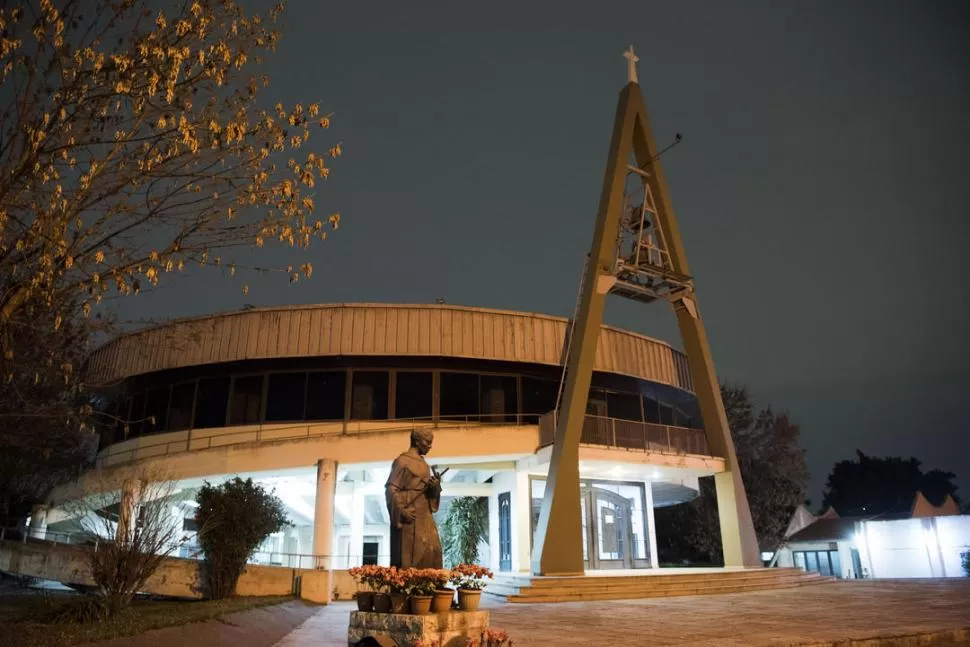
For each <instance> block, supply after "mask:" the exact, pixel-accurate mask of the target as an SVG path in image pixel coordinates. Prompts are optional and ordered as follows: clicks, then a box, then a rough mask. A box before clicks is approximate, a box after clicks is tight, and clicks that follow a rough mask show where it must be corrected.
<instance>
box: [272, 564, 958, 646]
mask: <svg viewBox="0 0 970 647" xmlns="http://www.w3.org/2000/svg"><path fill="white" fill-rule="evenodd" d="M488 606H489V610H490V611H491V612H492V615H491V625H492V627H493V628H497V629H502V630H503V631H506V632H508V634H509V635H510V636H511V638H512V639H513V640H514V641H515V645H516V647H523V646H526V645H546V646H559V645H565V646H568V645H644V646H653V645H695V646H704V647H707V646H714V645H717V646H719V647H720V646H726V647H733V646H742V645H743V646H752V647H755V646H760V645H772V646H776V645H779V646H780V645H826V644H833V643H835V642H838V641H848V642H842V643H841V644H843V645H850V644H852V642H851V641H855V640H865V639H870V638H876V637H892V636H896V637H902V636H912V635H914V634H921V633H934V632H944V631H951V630H958V629H966V630H967V632H965V633H966V635H967V636H970V578H966V579H961V580H958V579H952V580H943V581H940V580H936V581H929V580H922V581H912V580H911V581H900V580H895V581H891V580H883V581H872V580H870V581H855V582H839V583H834V584H823V585H816V586H809V587H804V588H796V589H781V590H777V591H759V592H754V593H733V594H727V595H707V596H695V597H682V598H659V599H650V600H624V601H616V602H571V603H565V604H491V605H488ZM352 608H353V606H352V604H349V603H345V602H344V603H340V602H338V603H334V604H330V605H328V606H325V607H321V608H320V610H319V611H317V612H316V613H315V614H314V615H313V616H312V617H311V618H310V619H308V620H307V621H306V622H305V623H303V625H301V626H300V627H298V628H297V629H296V630H295V631H293V632H292V633H290V634H289V635H287V636H286V637H285V638H284V639H283V640H281V641H280V642H278V643H277V644H276V647H337V646H338V645H339V646H340V647H346V645H347V637H346V636H347V621H348V614H349V613H350V611H351V609H352ZM896 644H907V642H905V641H901V642H897V643H896ZM911 644H916V643H915V642H912V643H911ZM920 644H923V645H928V644H948V645H953V644H966V643H956V642H945V643H930V642H926V641H923V642H921V643H920Z"/></svg>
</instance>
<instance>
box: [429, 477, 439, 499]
mask: <svg viewBox="0 0 970 647" xmlns="http://www.w3.org/2000/svg"><path fill="white" fill-rule="evenodd" d="M427 493H428V494H429V495H430V496H438V495H439V494H441V480H440V479H438V477H436V476H432V477H431V478H430V479H429V480H428V487H427Z"/></svg>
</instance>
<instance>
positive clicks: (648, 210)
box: [532, 47, 761, 575]
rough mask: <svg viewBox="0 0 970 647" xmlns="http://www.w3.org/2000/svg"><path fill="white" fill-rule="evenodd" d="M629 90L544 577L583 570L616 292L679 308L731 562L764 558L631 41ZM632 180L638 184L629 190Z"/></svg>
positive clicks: (558, 472)
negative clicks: (595, 425)
mask: <svg viewBox="0 0 970 647" xmlns="http://www.w3.org/2000/svg"><path fill="white" fill-rule="evenodd" d="M624 57H625V58H626V59H627V61H628V82H627V84H626V86H624V88H623V89H622V90H621V91H620V99H619V103H618V105H617V109H616V118H615V121H614V124H613V136H612V140H611V142H610V152H609V157H608V158H607V163H606V174H605V177H604V179H603V188H602V192H601V194H600V205H599V213H598V215H597V217H596V228H595V229H594V231H593V245H592V248H591V250H590V255H589V259H588V261H587V264H586V271H585V274H584V276H583V280H582V283H581V288H580V299H579V307H578V309H577V313H576V317H575V320H574V321H573V325H572V329H571V334H570V335H569V337H568V340H567V341H568V354H567V357H566V384H565V392H564V393H563V397H562V407H561V409H559V411H558V421H557V426H556V438H555V443H554V444H553V448H552V458H551V460H550V465H549V476H548V477H547V481H546V488H545V495H544V498H543V501H542V509H541V512H540V514H539V524H538V527H537V528H536V533H535V541H534V545H533V550H532V572H533V573H534V574H536V575H581V574H583V572H584V566H583V545H582V540H583V536H582V518H581V512H580V491H579V441H580V438H581V435H582V428H583V420H584V418H585V415H586V401H587V399H588V396H589V386H590V381H591V379H592V374H593V363H594V359H595V355H596V343H597V340H598V338H599V333H600V327H601V325H602V322H603V310H604V308H605V305H606V297H607V295H608V294H616V295H618V296H622V297H626V298H628V299H633V300H636V301H640V302H643V303H650V302H653V301H657V300H664V301H667V302H669V303H670V304H671V306H672V307H673V309H674V312H675V314H676V316H677V323H678V326H679V328H680V334H681V339H682V341H683V344H684V350H685V351H686V355H687V364H688V367H689V368H690V374H691V379H692V382H693V387H694V392H695V394H696V395H697V400H698V404H699V405H700V410H701V418H702V419H703V421H704V430H705V433H706V435H707V444H708V447H709V451H710V452H711V453H712V454H713V455H715V456H720V457H721V458H723V459H724V466H725V470H724V471H723V472H720V473H718V474H715V476H714V482H715V486H716V489H717V504H718V513H719V516H720V525H721V543H722V547H723V550H724V564H725V566H748V567H754V566H760V565H761V559H760V552H759V550H758V541H757V537H756V536H755V533H754V524H753V523H752V521H751V511H750V509H749V508H748V499H747V497H746V496H745V492H744V483H743V482H742V481H741V473H740V471H739V469H738V461H737V457H736V456H735V451H734V443H733V442H732V440H731V434H730V431H729V429H728V423H727V416H726V415H725V413H724V404H723V402H721V392H720V386H719V384H718V381H717V375H716V373H715V372H714V363H713V361H712V360H711V352H710V348H709V346H708V343H707V334H706V332H705V331H704V325H703V323H702V322H701V317H700V311H699V310H698V307H697V297H696V295H695V293H694V280H693V278H691V276H690V271H689V270H688V268H687V257H686V255H685V254H684V245H683V242H682V241H681V238H680V229H679V227H678V226H677V219H676V218H675V217H674V210H673V206H672V205H671V202H670V195H669V193H668V191H667V182H666V180H665V178H664V173H663V167H662V165H661V162H660V156H659V153H658V151H657V146H656V142H655V141H654V138H653V132H652V131H651V130H650V122H649V120H648V119H647V109H646V106H645V105H644V102H643V97H642V95H641V93H640V85H639V84H638V82H637V71H636V62H637V61H638V60H639V59H638V58H637V56H636V54H635V53H634V52H633V47H630V49H629V50H627V52H625V53H624ZM630 180H632V183H633V185H634V191H633V192H632V195H630V194H628V191H627V187H628V184H629V183H630Z"/></svg>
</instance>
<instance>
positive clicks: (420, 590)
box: [404, 568, 437, 615]
mask: <svg viewBox="0 0 970 647" xmlns="http://www.w3.org/2000/svg"><path fill="white" fill-rule="evenodd" d="M436 570H437V569H433V568H409V569H407V570H406V571H405V572H404V579H405V585H404V589H405V590H406V591H407V594H408V597H409V598H410V600H411V613H413V614H414V615H427V614H429V613H431V600H433V599H434V590H435V588H436V583H435V580H436V578H435V576H434V575H433V573H434V571H436ZM428 571H431V573H429V572H428Z"/></svg>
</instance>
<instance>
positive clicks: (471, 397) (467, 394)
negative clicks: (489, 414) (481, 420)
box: [440, 372, 478, 418]
mask: <svg viewBox="0 0 970 647" xmlns="http://www.w3.org/2000/svg"><path fill="white" fill-rule="evenodd" d="M440 409H441V416H442V417H462V416H470V417H473V418H477V416H478V375H476V374H474V373H447V372H442V373H441V404H440Z"/></svg>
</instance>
